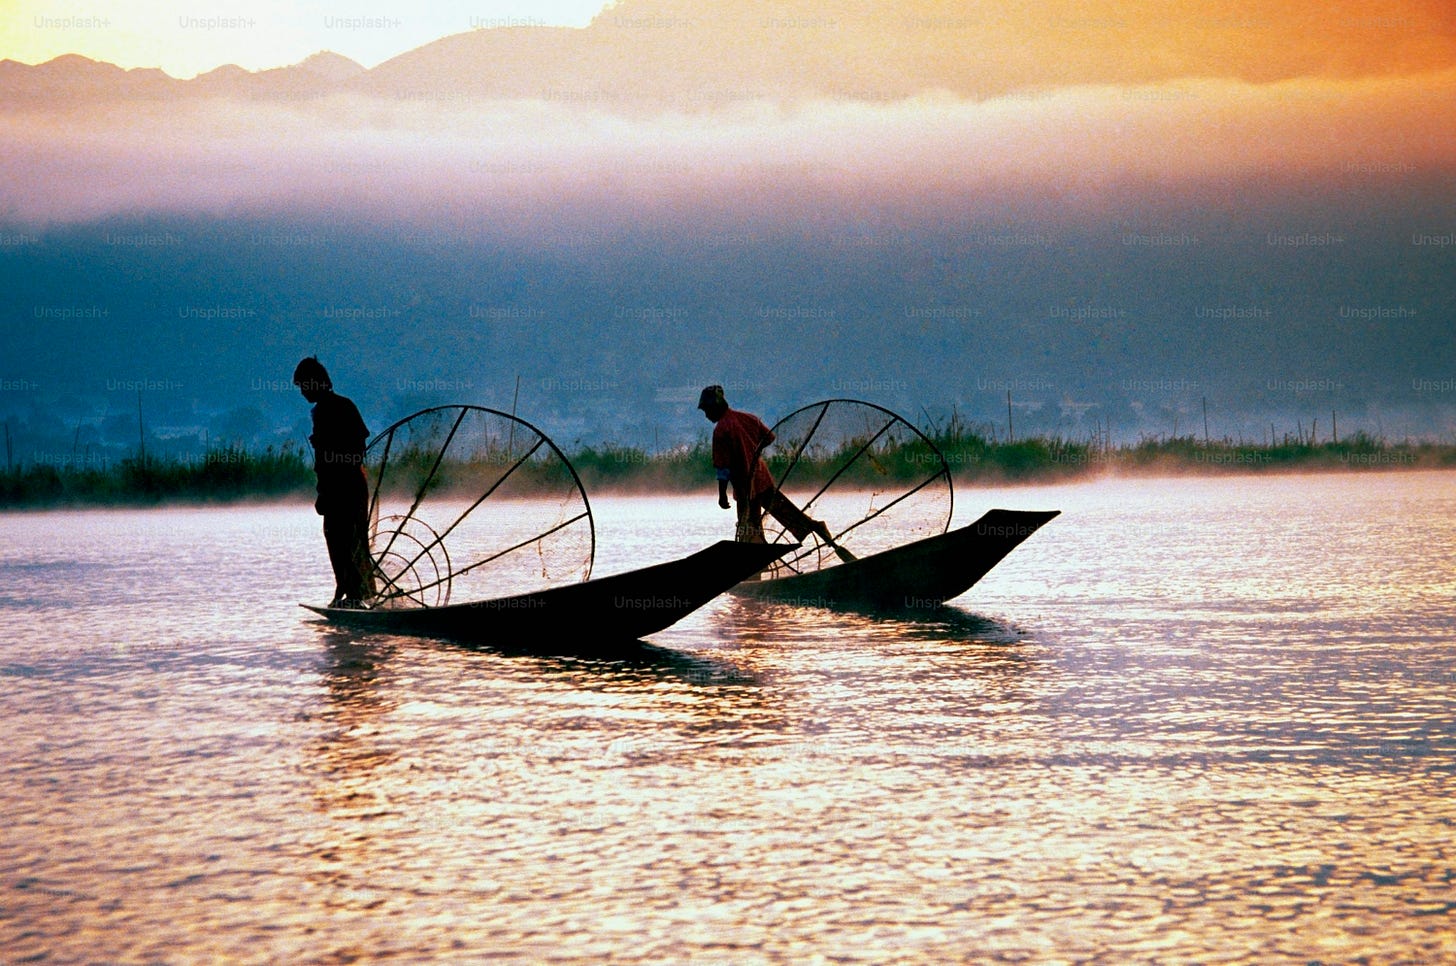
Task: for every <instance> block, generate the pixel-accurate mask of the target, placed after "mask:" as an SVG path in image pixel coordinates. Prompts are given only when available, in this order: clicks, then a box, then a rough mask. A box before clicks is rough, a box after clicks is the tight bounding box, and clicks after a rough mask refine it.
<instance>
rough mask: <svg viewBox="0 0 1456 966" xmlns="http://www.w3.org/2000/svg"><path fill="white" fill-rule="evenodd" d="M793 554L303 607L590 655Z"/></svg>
mask: <svg viewBox="0 0 1456 966" xmlns="http://www.w3.org/2000/svg"><path fill="white" fill-rule="evenodd" d="M792 549H794V545H793V544H750V543H734V542H732V541H729V540H722V541H719V542H718V543H715V544H713V545H712V546H710V547H707V548H705V549H703V550H699V551H698V552H697V553H694V554H691V555H689V556H687V557H683V558H681V559H679V560H672V561H669V562H667V563H661V564H656V565H654V566H651V567H643V568H641V569H639V570H631V571H628V572H626V573H621V574H614V575H612V576H609V577H599V578H597V579H594V580H585V581H582V582H580V583H575V584H568V585H565V586H560V587H552V588H549V589H546V590H539V591H534V592H531V593H524V594H516V595H514V596H510V597H497V598H494V599H488V600H477V601H471V602H470V603H467V604H446V605H444V606H441V607H399V608H391V607H381V608H376V609H353V608H343V607H318V606H314V605H312V604H303V605H302V606H304V607H307V608H308V609H309V610H311V611H313V612H314V613H316V614H319V615H321V616H323V617H325V618H327V619H328V620H329V621H331V622H333V623H336V624H340V625H343V626H346V627H353V628H358V629H360V630H366V631H376V632H379V633H384V634H405V635H409V636H418V637H438V638H444V639H446V640H453V641H459V642H462V643H472V644H512V643H523V642H540V641H544V642H547V643H549V644H550V645H551V646H553V647H555V646H561V645H563V644H569V645H570V646H571V647H572V648H573V649H581V650H589V649H590V648H591V647H592V646H593V645H599V644H610V643H619V642H622V641H632V640H637V639H640V638H642V637H646V636H647V635H649V634H654V633H656V632H658V631H660V630H662V629H663V628H666V627H669V626H671V625H672V624H675V623H676V622H677V621H679V620H681V619H682V618H683V617H685V616H687V615H688V614H690V613H692V612H693V611H695V610H697V609H698V608H699V607H702V606H703V605H704V604H706V603H707V602H708V601H710V600H712V599H713V598H714V597H717V596H718V595H720V594H722V593H723V592H724V591H726V590H728V589H729V588H730V587H732V586H733V585H734V584H736V583H738V582H739V581H741V580H743V579H744V578H746V577H749V576H751V575H752V574H755V573H758V572H759V571H760V570H762V569H763V568H764V567H766V566H768V565H769V564H770V563H772V562H773V561H774V560H777V559H778V558H779V557H781V556H783V555H784V554H786V553H788V552H789V551H790V550H792Z"/></svg>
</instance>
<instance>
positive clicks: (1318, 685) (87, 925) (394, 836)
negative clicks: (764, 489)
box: [0, 474, 1456, 963]
mask: <svg viewBox="0 0 1456 966" xmlns="http://www.w3.org/2000/svg"><path fill="white" fill-rule="evenodd" d="M1452 479H1453V478H1452V477H1450V476H1448V475H1443V474H1422V475H1419V476H1417V475H1410V476H1391V477H1378V478H1374V477H1359V478H1338V477H1337V478H1315V479H1312V480H1292V479H1291V480H1276V481H1263V482H1259V483H1247V482H1239V481H1227V480H1222V481H1217V482H1216V483H1215V482H1210V481H1179V482H1177V483H1170V482H1162V483H1152V482H1146V481H1123V482H1120V483H1107V484H1098V485H1094V486H1088V487H1049V488H1036V489H1031V490H1008V491H1003V492H999V493H991V494H975V495H973V496H970V497H966V496H964V495H963V497H962V499H961V501H960V502H961V503H962V504H965V503H968V502H972V501H976V502H984V504H986V505H991V504H995V505H1003V506H1012V507H1018V506H1019V507H1027V508H1036V507H1042V506H1053V507H1059V508H1061V509H1063V510H1064V515H1063V517H1061V518H1059V519H1058V520H1057V521H1055V522H1054V523H1053V524H1052V525H1051V526H1050V527H1048V528H1047V529H1046V531H1045V532H1044V533H1041V534H1038V535H1037V537H1036V538H1034V539H1033V541H1031V542H1029V543H1028V544H1027V545H1026V546H1025V547H1023V548H1021V549H1019V550H1018V551H1017V552H1016V553H1015V554H1013V555H1012V556H1011V557H1010V558H1009V559H1008V560H1007V562H1006V563H1005V564H1003V565H1002V566H1001V567H1000V568H998V569H997V570H996V571H993V573H992V574H991V575H990V576H989V577H988V578H987V579H986V580H985V581H984V582H983V583H982V584H981V585H979V586H978V587H977V588H976V590H975V591H974V592H973V593H972V594H971V595H970V596H969V597H968V598H967V599H966V600H964V601H962V602H960V603H959V606H956V607H951V608H947V609H944V610H942V611H938V612H930V613H923V614H916V615H896V616H890V617H886V616H884V615H879V616H875V615H864V614H852V613H841V612H832V611H827V610H820V609H815V608H800V607H785V606H781V605H776V604H772V603H765V602H759V601H742V600H737V599H731V598H725V599H721V600H719V601H716V602H714V603H713V604H712V605H710V606H709V607H708V608H706V609H705V610H704V611H703V612H700V613H699V614H697V615H693V616H692V617H690V618H689V619H687V620H686V621H684V622H683V623H682V624H680V625H679V626H677V627H675V628H672V629H670V630H669V631H667V632H664V633H663V634H660V635H658V636H657V637H656V638H655V639H654V643H653V644H651V645H635V646H630V647H624V648H618V649H616V650H615V651H614V652H612V653H610V654H606V655H599V656H592V655H590V654H582V653H577V654H571V653H563V654H557V655H542V654H536V653H530V652H529V651H526V650H522V649H515V650H510V649H490V648H480V649H469V648H462V647H457V646H453V645H448V644H443V643H436V642H428V641H417V640H406V639H402V638H390V637H382V636H355V635H352V634H347V633H341V632H339V631H337V630H332V629H329V628H327V627H324V626H321V625H318V624H316V623H310V622H306V621H304V620H302V619H301V618H302V612H298V611H297V610H296V608H294V607H293V606H292V602H293V601H296V600H316V599H318V594H319V593H323V592H325V591H326V590H327V586H326V585H325V581H324V580H322V579H320V574H319V573H318V571H319V570H320V568H322V565H323V557H322V552H323V548H322V544H321V541H320V540H319V537H318V533H317V523H316V519H315V518H313V517H312V516H311V515H310V514H308V513H307V511H306V508H302V509H300V510H299V511H297V512H294V511H291V510H289V511H283V510H271V509H258V510H251V511H240V510H214V511H201V512H193V513H188V514H181V515H148V514H110V515H96V516H84V517H82V518H70V517H67V516H65V515H59V516H51V517H47V518H45V519H38V518H33V517H32V518H26V519H21V520H19V521H16V520H14V519H7V518H0V529H3V530H4V531H5V532H4V534H3V536H4V537H5V539H4V540H3V541H0V547H3V548H4V549H3V550H0V566H3V567H4V568H5V572H6V575H7V577H8V580H7V582H6V588H7V589H6V591H5V593H6V597H5V600H4V602H3V603H0V606H3V607H4V608H5V617H6V620H7V627H9V628H11V629H12V631H13V633H12V634H11V636H10V637H9V638H8V639H7V640H5V641H4V642H3V645H0V712H3V714H4V720H5V721H6V726H7V740H6V742H5V745H4V748H3V752H0V808H3V814H4V816H6V819H7V821H6V822H5V823H4V826H3V829H0V949H5V950H6V951H7V952H6V954H5V955H6V956H8V957H9V958H13V959H15V960H17V961H20V960H24V959H28V958H35V959H39V960H41V961H44V960H45V958H46V957H48V958H49V959H51V960H55V961H217V960H229V961H318V962H328V961H378V960H395V961H429V960H442V959H443V960H455V961H476V960H479V959H482V958H485V957H487V956H488V955H492V954H498V955H501V956H504V957H506V958H508V959H513V960H516V961H543V960H547V959H561V960H573V959H574V960H576V961H583V962H585V961H602V960H606V959H615V960H620V961H624V962H641V961H745V960H746V961H765V960H767V961H791V960H794V961H797V960H812V959H815V958H820V959H828V958H839V959H846V960H851V961H853V960H861V961H873V962H880V961H891V960H895V959H902V960H909V961H927V960H932V961H946V960H950V961H967V960H969V961H988V960H989V961H994V960H997V959H1005V960H1011V961H1035V962H1043V961H1057V962H1064V961H1105V962H1128V961H1200V962H1211V961H1227V962H1250V963H1255V962H1268V961H1298V962H1307V961H1322V962H1333V961H1342V962H1343V961H1352V960H1359V959H1362V958H1363V959H1367V960H1369V961H1382V962H1383V961H1413V962H1442V961H1452V960H1453V959H1456V928H1453V916H1456V900H1453V899H1452V895H1453V882H1456V861H1453V856H1452V852H1451V846H1450V844H1449V843H1450V841H1451V830H1452V828H1453V826H1456V796H1453V795H1452V791H1453V783H1456V782H1453V776H1456V703H1453V702H1456V689H1453V688H1452V684H1453V683H1456V681H1453V663H1452V661H1453V649H1452V644H1453V642H1456V604H1453V599H1452V597H1451V594H1450V590H1451V589H1452V578H1451V567H1450V564H1451V553H1450V548H1451V547H1452V546H1456V500H1453V496H1452V494H1453V492H1456V487H1453V486H1452ZM979 508H980V507H979V506H977V507H974V508H972V509H969V510H966V511H965V512H967V513H968V514H969V513H975V512H977V511H978V510H979ZM713 511H714V508H713V507H711V506H707V508H706V509H703V510H700V509H699V503H698V502H691V503H689V502H686V501H682V502H674V501H652V502H644V501H636V502H633V501H613V500H603V501H601V506H599V507H598V513H599V516H600V517H601V523H600V529H601V535H602V539H603V542H604V545H607V546H609V547H611V548H613V549H610V550H607V551H606V552H604V554H603V559H602V561H601V566H602V568H603V570H602V572H604V573H605V572H611V570H612V569H623V565H627V564H630V562H631V558H633V557H634V556H636V557H650V558H652V559H663V558H664V557H666V556H670V555H671V554H672V553H675V552H678V551H687V550H691V549H695V548H696V547H697V546H700V545H702V544H705V543H707V542H709V541H710V540H711V539H713V537H714V536H716V535H717V533H716V529H715V528H717V527H718V526H719V525H720V524H721V520H720V519H719V518H718V517H716V516H713V515H712V513H713ZM1413 520H1419V521H1420V525H1419V526H1414V525H1412V523H1411V521H1413ZM159 521H165V525H162V524H160V523H159ZM252 531H259V532H264V533H266V534H267V535H268V541H269V544H270V546H269V549H268V550H267V552H266V553H263V552H262V551H255V550H253V549H250V548H251V546H252V545H251V544H250V543H249V540H248V535H249V533H250V532H252ZM40 534H43V535H44V536H43V538H42V537H41V536H39V535H40ZM219 534H221V536H220V535H219ZM634 540H635V541H637V542H636V543H635V544H634V543H632V541H634ZM674 541H677V542H676V543H674ZM122 544H125V546H126V548H127V551H126V554H125V559H124V561H123V560H122V555H120V554H119V553H118V551H117V549H116V548H117V547H118V546H119V545H122ZM624 546H626V547H627V549H626V550H624V549H623V547H624ZM209 547H211V548H214V550H213V551H212V552H211V554H210V553H209V551H208V550H207V548H209ZM183 549H185V551H186V552H185V553H182V552H180V551H181V550H183ZM234 554H238V555H240V556H239V557H238V558H234V557H233V555H234ZM254 554H256V557H257V559H254V556H253V555H254ZM654 554H655V555H656V556H655V557H653V555H654ZM27 555H28V556H27ZM264 558H266V566H265V560H264ZM239 559H241V561H242V564H245V565H246V566H242V565H240V564H239ZM239 572H247V573H250V574H256V575H258V576H257V577H256V578H255V579H250V580H249V581H248V582H247V584H246V585H245V586H242V587H239V586H237V585H236V582H235V581H232V580H231V576H232V575H234V574H236V573H239ZM81 574H84V575H85V580H86V588H87V593H86V606H85V607H84V608H82V607H78V606H76V605H75V603H74V600H73V599H72V598H73V596H74V595H73V594H67V593H65V592H63V591H62V590H61V589H60V588H61V587H62V586H64V583H65V581H67V580H71V579H78V578H76V576H75V575H81ZM224 583H225V584H226V586H223V584H224ZM321 586H322V587H323V590H320V589H319V588H320V587H321ZM169 588H170V590H169ZM199 602H206V603H205V604H202V605H200V604H199ZM555 649H557V650H562V651H570V650H571V648H570V647H560V648H555Z"/></svg>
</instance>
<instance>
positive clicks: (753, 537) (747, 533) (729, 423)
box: [698, 386, 854, 561]
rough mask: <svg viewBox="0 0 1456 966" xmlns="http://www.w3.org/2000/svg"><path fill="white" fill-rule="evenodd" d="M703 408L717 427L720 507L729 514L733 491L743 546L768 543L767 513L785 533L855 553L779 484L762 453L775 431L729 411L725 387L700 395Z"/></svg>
mask: <svg viewBox="0 0 1456 966" xmlns="http://www.w3.org/2000/svg"><path fill="white" fill-rule="evenodd" d="M698 408H699V409H701V410H702V411H703V415H704V416H706V417H708V420H709V421H710V422H712V423H713V468H714V469H715V470H717V472H718V505H719V506H720V507H722V508H723V509H725V510H727V509H728V508H729V506H728V487H729V485H730V484H731V485H732V487H733V502H734V503H735V504H737V506H738V528H737V532H736V534H735V537H734V539H736V540H738V541H739V542H740V543H763V542H764V535H763V515H764V513H765V512H767V513H768V514H769V515H770V516H772V517H773V518H774V519H775V520H777V521H778V522H779V523H781V524H783V526H784V529H785V530H787V531H789V532H790V533H792V534H793V535H794V539H796V540H798V541H800V542H802V541H804V540H805V539H806V538H807V537H808V536H809V534H811V533H813V534H816V535H817V536H818V537H819V538H820V539H821V540H823V541H824V542H825V543H827V544H828V545H829V546H830V547H832V548H834V552H835V553H836V554H838V555H839V558H840V559H841V560H845V561H849V560H853V559H854V555H853V554H851V553H850V552H849V551H848V550H845V549H843V548H842V547H840V546H839V545H838V544H836V543H835V542H834V538H833V537H832V536H831V535H830V533H829V527H828V526H826V525H825V524H824V522H823V521H822V520H815V519H814V518H812V517H810V516H809V515H808V514H807V513H805V512H804V511H803V510H801V509H799V508H798V507H796V506H794V504H792V503H790V502H789V500H788V498H787V497H785V496H784V495H783V494H782V493H780V492H779V489H778V487H777V486H775V485H774V480H773V474H771V473H769V471H768V464H766V463H764V461H763V457H762V455H760V454H761V453H762V451H763V450H764V449H765V448H766V447H767V446H768V445H769V444H770V443H772V442H773V441H774V434H773V430H771V429H769V428H768V427H767V426H765V425H764V424H763V420H761V419H759V418H758V417H757V416H755V415H753V414H752V413H746V412H742V411H740V410H737V409H730V408H729V407H728V400H727V399H726V398H725V397H724V395H723V387H722V386H708V387H707V388H706V389H704V390H703V392H702V394H701V395H700V396H699V397H698Z"/></svg>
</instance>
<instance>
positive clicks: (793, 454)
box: [764, 399, 954, 577]
mask: <svg viewBox="0 0 1456 966" xmlns="http://www.w3.org/2000/svg"><path fill="white" fill-rule="evenodd" d="M772 428H773V432H774V435H775V436H776V437H777V439H776V441H775V442H774V443H773V444H772V446H771V447H769V448H768V450H767V451H766V452H765V453H764V459H765V461H766V462H767V463H768V466H769V470H770V471H771V472H772V474H773V477H774V480H775V481H776V483H777V484H778V487H779V491H780V493H781V494H782V495H783V496H784V497H786V498H787V499H788V500H789V502H790V503H792V504H793V505H794V506H797V507H798V508H799V509H801V510H803V511H804V512H806V513H807V514H808V515H809V516H810V517H812V518H813V519H814V520H818V521H822V522H823V523H824V524H825V525H826V526H827V528H828V530H829V534H830V536H832V538H833V541H834V545H836V546H838V547H839V548H841V549H843V550H845V551H848V552H849V554H850V555H852V556H853V557H865V556H868V555H870V554H873V553H878V552H880V551H882V550H888V549H890V548H892V547H895V546H899V545H900V544H903V543H908V542H910V541H912V540H919V539H922V538H924V537H930V536H935V535H936V534H940V533H944V532H945V531H946V529H947V528H948V527H949V526H950V519H951V513H952V510H953V504H954V497H953V493H952V487H951V478H950V468H949V466H948V465H947V464H946V461H945V457H944V456H943V455H942V454H941V452H940V450H939V449H937V448H936V446H935V444H934V443H932V442H931V441H930V439H929V438H928V437H927V436H926V435H925V434H924V433H922V432H920V430H918V429H916V428H915V427H914V426H912V425H911V424H910V423H908V422H906V421H905V420H904V419H903V418H902V417H900V416H898V415H896V414H895V413H893V412H891V411H889V410H888V409H884V408H882V407H880V406H876V405H874V404H873V403H867V402H863V401H860V400H854V399H828V400H824V401H821V402H817V403H812V404H810V405H808V406H805V407H804V408H802V409H799V410H796V411H795V412H792V413H790V414H789V415H787V416H785V417H784V418H783V419H781V420H779V421H778V422H777V423H776V424H774V426H773V427H772ZM764 533H765V536H766V537H767V539H768V540H769V541H770V542H774V543H791V542H801V543H802V544H803V547H802V548H801V549H800V550H798V551H795V552H794V553H792V554H790V555H788V556H786V557H785V558H783V559H782V560H780V561H779V562H777V563H776V564H774V565H773V567H772V568H771V569H770V571H769V573H768V574H767V576H769V577H783V576H788V575H790V574H792V573H802V572H806V571H813V570H819V569H822V568H825V567H832V566H836V565H838V564H839V563H841V562H842V559H843V556H844V555H842V554H840V553H838V552H836V551H835V549H834V546H831V545H830V544H828V543H827V542H826V541H825V540H824V539H823V537H822V535H820V534H813V533H811V534H810V535H809V536H808V537H807V538H805V539H803V540H800V539H799V538H798V537H796V536H795V535H794V534H793V533H791V532H788V531H787V530H786V528H785V526H784V524H783V523H782V522H781V521H778V520H776V519H775V518H774V516H773V514H772V512H771V511H770V513H769V514H766V515H765V518H764Z"/></svg>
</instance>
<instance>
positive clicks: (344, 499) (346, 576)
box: [293, 356, 374, 607]
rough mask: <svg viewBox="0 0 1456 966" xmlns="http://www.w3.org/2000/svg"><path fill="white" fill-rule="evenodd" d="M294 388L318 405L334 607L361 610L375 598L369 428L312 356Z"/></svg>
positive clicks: (321, 498) (319, 467)
mask: <svg viewBox="0 0 1456 966" xmlns="http://www.w3.org/2000/svg"><path fill="white" fill-rule="evenodd" d="M293 384H294V385H295V386H297V387H298V389H299V391H300V392H301V393H303V398H304V399H307V400H308V401H309V402H311V403H313V435H311V436H309V438H308V441H309V442H310V443H311V444H313V469H314V474H315V475H316V476H317V477H318V499H317V500H315V501H314V505H313V507H314V509H315V510H317V511H318V514H319V516H321V517H323V518H324V543H325V544H326V545H327V546H328V548H329V563H330V564H332V565H333V568H334V599H333V602H332V604H330V606H332V607H362V606H364V600H365V599H366V598H368V597H372V596H374V592H373V569H374V567H373V561H372V560H371V559H370V556H369V480H368V478H367V477H366V476H365V475H364V443H365V441H366V440H367V439H368V438H369V430H368V429H367V428H366V427H365V425H364V420H363V418H362V417H361V416H360V415H359V408H358V407H357V406H355V405H354V403H353V401H352V400H350V399H349V398H347V397H345V396H341V395H339V394H338V393H336V392H334V384H333V381H332V380H330V379H329V373H328V370H327V369H325V368H324V367H323V363H321V362H319V361H318V359H316V358H314V357H313V356H309V357H308V358H306V359H304V360H303V361H302V362H300V363H299V364H298V368H296V369H294V370H293Z"/></svg>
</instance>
